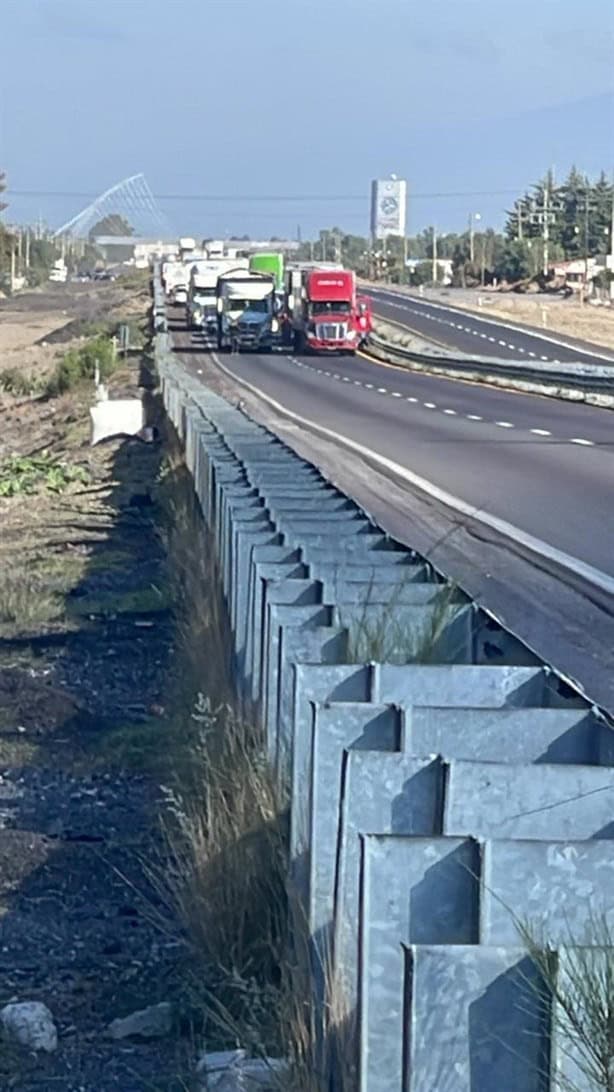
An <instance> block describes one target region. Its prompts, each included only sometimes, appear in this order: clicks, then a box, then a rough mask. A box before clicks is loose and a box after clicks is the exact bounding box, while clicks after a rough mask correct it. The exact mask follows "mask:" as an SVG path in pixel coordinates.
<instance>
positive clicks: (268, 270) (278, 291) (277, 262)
mask: <svg viewBox="0 0 614 1092" xmlns="http://www.w3.org/2000/svg"><path fill="white" fill-rule="evenodd" d="M249 271H250V273H265V274H266V275H267V276H269V277H272V278H273V280H274V282H275V295H274V297H273V305H274V313H275V315H276V317H277V319H278V322H277V330H276V333H275V334H274V335H273V345H274V346H279V345H281V318H282V312H283V308H284V272H285V271H284V256H283V254H275V253H273V251H270V252H269V251H267V253H263V254H252V255H250V259H249Z"/></svg>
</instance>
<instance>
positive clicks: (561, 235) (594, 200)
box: [300, 167, 614, 291]
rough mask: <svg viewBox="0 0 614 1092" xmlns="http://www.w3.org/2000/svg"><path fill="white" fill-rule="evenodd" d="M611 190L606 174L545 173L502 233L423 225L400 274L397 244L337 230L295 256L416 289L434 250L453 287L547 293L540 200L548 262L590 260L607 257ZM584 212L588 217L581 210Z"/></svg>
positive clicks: (515, 206) (427, 275) (521, 197)
mask: <svg viewBox="0 0 614 1092" xmlns="http://www.w3.org/2000/svg"><path fill="white" fill-rule="evenodd" d="M613 194H614V187H613V186H612V183H611V181H609V179H608V177H607V176H606V174H605V172H601V174H600V175H599V176H598V177H597V178H595V179H592V178H589V177H588V176H587V175H585V174H583V173H582V172H581V171H579V170H578V169H577V168H576V167H572V168H571V170H570V171H569V173H568V175H567V177H566V178H565V179H564V180H563V181H560V182H559V181H557V180H556V179H555V178H554V176H553V174H552V172H548V173H547V174H546V175H545V176H544V177H543V178H541V179H539V181H537V182H536V183H535V184H534V185H532V186H529V187H528V188H527V190H526V191H525V192H524V193H520V194H518V198H517V200H516V201H514V202H513V203H512V205H511V208H510V209H509V211H508V213H507V216H506V222H505V227H504V229H503V231H501V232H500V231H494V230H492V229H491V228H487V229H485V230H484V229H483V228H482V226H481V224H480V222H479V221H475V222H474V224H473V230H472V231H471V232H470V231H469V230H465V231H462V232H444V233H441V234H439V233H437V232H436V230H435V228H433V227H432V226H428V227H426V228H424V230H423V231H421V232H420V233H419V234H417V235H414V236H412V237H411V238H409V239H408V240H407V256H408V257H409V258H411V259H414V265H413V267H412V268H411V271H410V272H409V273H407V272H406V271H404V269H403V258H404V256H405V248H404V243H403V240H402V239H401V238H397V237H390V238H389V239H388V240H387V241H386V253H385V254H384V252H383V251H382V250H381V248H380V249H378V250H377V251H374V250H373V247H372V244H371V241H370V240H369V239H367V238H366V237H364V236H360V235H351V234H348V233H347V232H345V231H343V229H341V228H339V227H331V228H326V229H323V230H321V231H320V233H319V237H318V239H317V240H316V242H315V243H314V242H311V243H303V245H302V249H301V252H300V256H301V257H302V258H306V259H307V258H312V259H316V260H319V261H321V260H328V261H330V260H331V259H334V260H336V261H338V260H341V261H342V262H343V263H344V264H345V265H346V266H348V268H350V269H355V270H356V271H357V272H358V273H359V274H360V275H361V276H364V277H369V276H371V277H375V278H384V279H387V280H390V281H392V282H395V283H405V284H407V283H409V284H412V285H415V286H418V285H421V284H430V283H432V278H433V264H432V258H433V251H434V244H435V236H436V253H437V256H438V257H439V258H444V259H449V260H450V262H451V263H452V276H453V285H454V286H457V287H472V286H479V285H480V284H484V285H490V284H492V283H493V281H495V280H497V282H498V283H501V282H507V283H509V284H516V285H518V286H524V287H527V286H528V285H529V283H530V282H535V286H536V287H537V286H540V287H542V288H548V286H549V280H548V279H547V278H545V277H544V275H543V264H544V256H543V240H542V232H543V229H542V226H541V223H540V221H539V215H540V212H541V211H543V208H544V204H545V203H546V202H547V204H548V208H549V209H550V210H551V211H552V213H553V216H554V222H553V223H552V225H551V228H550V244H549V246H550V251H549V253H550V259H551V261H557V260H561V259H573V258H584V257H587V256H588V257H595V256H597V255H604V254H607V253H609V252H610V249H611V226H612V199H613ZM587 209H588V212H587ZM610 280H611V276H608V275H607V273H604V274H603V275H600V280H599V283H598V287H599V288H600V289H602V290H604V291H605V290H607V288H608V286H609V282H610Z"/></svg>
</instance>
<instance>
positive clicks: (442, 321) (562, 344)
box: [363, 288, 614, 364]
mask: <svg viewBox="0 0 614 1092" xmlns="http://www.w3.org/2000/svg"><path fill="white" fill-rule="evenodd" d="M363 291H364V294H365V295H367V296H369V297H370V298H371V300H372V304H373V309H374V313H375V315H376V316H377V317H379V318H381V319H384V320H385V321H387V322H394V323H399V324H400V325H404V326H408V327H409V328H410V329H412V330H414V331H415V332H416V333H418V334H420V335H421V336H423V337H425V338H431V339H434V340H436V341H437V342H439V343H440V344H441V345H442V346H444V347H445V348H447V349H452V350H454V349H456V350H458V351H460V352H462V353H470V354H472V355H474V356H493V357H503V358H504V359H506V360H523V361H526V362H527V363H531V362H534V363H539V362H540V361H551V362H553V363H557V364H563V363H567V362H569V361H575V362H578V363H581V364H613V363H614V353H612V352H608V350H607V349H603V348H602V347H601V346H599V345H589V344H587V343H586V342H582V341H578V340H577V339H574V338H568V337H567V336H566V335H564V334H557V333H556V332H554V331H551V332H546V331H544V332H541V333H540V331H539V330H533V329H531V328H528V327H527V328H521V327H519V326H514V324H513V323H509V324H508V323H506V322H505V321H504V320H497V319H492V318H489V317H487V316H485V317H484V318H482V316H481V315H476V314H473V313H472V312H469V311H462V310H459V309H457V308H455V307H453V306H448V305H447V304H445V305H444V304H441V303H434V302H431V301H428V300H425V299H423V298H421V297H419V296H409V295H407V294H406V293H401V292H395V291H394V289H380V288H377V289H375V288H368V289H363Z"/></svg>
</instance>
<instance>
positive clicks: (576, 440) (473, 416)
mask: <svg viewBox="0 0 614 1092" xmlns="http://www.w3.org/2000/svg"><path fill="white" fill-rule="evenodd" d="M473 332H475V331H473ZM479 336H480V337H486V336H487V335H486V334H480V335H479ZM489 341H494V338H489ZM500 344H504V342H500ZM508 348H510V349H513V348H514V346H513V345H508ZM519 351H520V352H525V350H524V349H522V348H520V347H519ZM529 356H535V353H531V352H529ZM287 359H288V360H289V361H290V363H292V364H295V365H296V367H297V368H305V369H307V371H310V372H314V373H315V374H316V375H325V376H327V377H328V378H329V379H336V380H342V381H343V382H344V383H353V384H354V386H355V387H362V388H363V390H368V391H376V392H377V394H385V395H388V396H389V397H390V398H405V401H406V402H410V403H411V404H412V405H418V404H420V402H419V399H418V398H416V397H415V396H414V395H411V394H409V395H403V393H402V391H389V390H388V388H387V387H377V388H376V387H375V386H374V384H373V383H365V382H363V380H362V379H352V378H351V376H347V375H344V376H341V375H339V374H338V373H337V372H328V371H323V369H322V368H314V367H313V366H312V365H311V364H307V363H305V361H302V360H295V359H294V358H293V357H288V358H287ZM543 359H547V358H543ZM555 363H558V362H557V361H555ZM421 404H422V406H423V407H424V409H428V410H437V409H438V406H437V403H436V402H422V403H421ZM438 412H439V413H442V414H445V415H446V416H447V417H458V410H454V409H451V408H450V407H446V408H445V409H439V410H438ZM464 417H465V419H466V420H467V421H476V422H481V423H483V424H489V422H488V421H485V420H484V417H482V416H481V414H479V413H467V414H464ZM490 423H491V424H494V425H496V426H497V428H516V425H515V424H514V422H513V421H492V422H490ZM528 431H529V432H530V433H531V435H532V436H540V437H547V436H549V437H551V436H552V433H551V432H550V430H549V429H547V428H531V429H528ZM563 442H564V443H569V444H576V445H577V446H579V447H595V446H596V445H595V441H594V440H587V439H585V438H584V437H583V436H573V437H571V438H570V439H567V440H564V441H563Z"/></svg>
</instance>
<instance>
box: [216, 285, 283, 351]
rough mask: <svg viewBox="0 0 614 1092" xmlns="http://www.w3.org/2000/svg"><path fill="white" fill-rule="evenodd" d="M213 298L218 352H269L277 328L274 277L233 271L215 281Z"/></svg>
mask: <svg viewBox="0 0 614 1092" xmlns="http://www.w3.org/2000/svg"><path fill="white" fill-rule="evenodd" d="M216 296H217V347H218V349H219V350H220V351H229V352H243V351H245V350H246V349H256V350H259V351H260V352H270V351H271V349H272V345H273V339H274V336H275V334H276V333H277V331H278V328H279V322H278V319H277V317H276V315H275V278H274V277H273V276H272V275H270V274H268V273H250V272H249V271H247V270H245V269H236V268H234V269H231V270H229V271H228V272H227V273H223V274H222V276H221V277H219V278H218V282H217V287H216Z"/></svg>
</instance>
